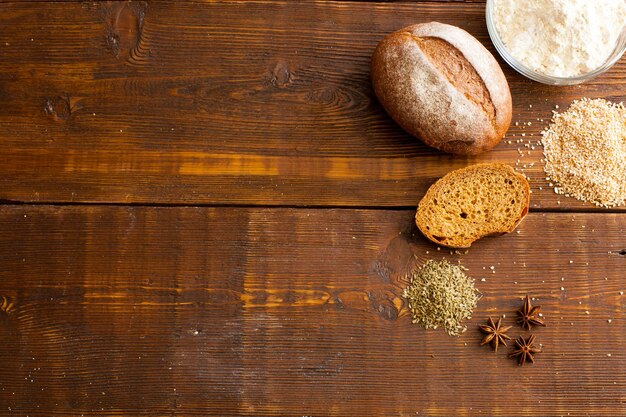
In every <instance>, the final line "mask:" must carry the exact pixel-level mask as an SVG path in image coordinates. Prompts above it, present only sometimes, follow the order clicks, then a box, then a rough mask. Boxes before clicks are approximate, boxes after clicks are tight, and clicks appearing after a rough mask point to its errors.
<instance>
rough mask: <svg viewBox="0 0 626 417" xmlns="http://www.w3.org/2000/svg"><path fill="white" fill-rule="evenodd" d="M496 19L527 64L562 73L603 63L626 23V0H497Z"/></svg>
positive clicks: (574, 72) (566, 74)
mask: <svg viewBox="0 0 626 417" xmlns="http://www.w3.org/2000/svg"><path fill="white" fill-rule="evenodd" d="M493 17H494V23H495V25H496V29H497V30H498V34H499V35H500V38H501V39H502V42H503V43H504V44H505V46H506V48H507V50H508V51H509V53H510V54H511V55H513V56H514V57H515V58H516V59H517V60H518V61H520V62H521V63H522V64H524V65H525V66H527V67H529V68H531V69H533V70H535V71H537V72H540V73H543V74H546V75H553V76H557V77H573V76H577V75H582V74H584V73H587V72H589V71H592V70H594V69H596V68H598V67H600V66H601V65H602V64H603V63H604V62H606V60H607V59H608V58H609V56H610V55H611V53H612V52H613V50H614V49H615V47H616V45H617V38H618V37H619V35H620V33H621V31H622V29H623V28H624V25H625V24H626V1H625V0H495V3H494V14H493Z"/></svg>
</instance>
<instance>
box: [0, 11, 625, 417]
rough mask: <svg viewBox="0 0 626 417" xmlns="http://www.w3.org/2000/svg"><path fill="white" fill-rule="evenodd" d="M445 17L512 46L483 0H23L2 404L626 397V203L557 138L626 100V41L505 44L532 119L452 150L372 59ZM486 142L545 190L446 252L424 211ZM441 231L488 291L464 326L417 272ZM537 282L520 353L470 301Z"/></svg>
mask: <svg viewBox="0 0 626 417" xmlns="http://www.w3.org/2000/svg"><path fill="white" fill-rule="evenodd" d="M430 20H438V21H442V22H446V23H451V24H454V25H458V26H460V27H462V28H464V29H466V30H468V31H469V32H470V33H472V34H474V35H475V36H476V37H477V38H478V39H479V40H481V41H482V42H483V43H484V44H485V45H486V46H487V47H488V48H489V49H490V50H491V51H492V52H494V53H495V51H494V49H493V46H492V44H491V42H490V41H489V38H488V35H487V32H486V26H485V19H484V3H481V2H462V1H457V2H444V1H440V2H435V1H433V2H413V3H411V2H404V3H391V2H389V3H374V2H365V1H360V2H340V1H302V2H293V1H261V0H260V1H249V2H244V1H221V2H207V1H197V2H195V3H191V2H172V1H155V2H132V3H127V2H119V3H115V2H73V1H65V2H53V1H40V2H28V1H9V2H6V1H5V2H2V3H1V4H0V105H1V109H2V111H1V112H0V140H1V146H0V161H1V163H0V199H2V205H1V206H0V259H1V266H2V268H1V270H0V306H1V311H0V336H1V337H2V343H1V344H0V365H1V366H0V415H2V416H30V417H34V416H45V417H49V416H174V415H175V416H209V415H211V416H252V415H256V416H453V415H458V416H477V415H486V416H522V415H523V416H561V415H563V416H567V415H571V416H580V415H589V416H619V415H626V353H625V350H624V347H625V343H624V338H625V337H626V315H625V314H624V308H625V307H626V296H622V294H623V293H622V292H623V291H626V279H625V272H624V270H625V269H626V256H625V255H626V238H625V231H626V213H625V212H624V208H623V207H622V208H618V209H614V210H600V209H597V208H595V207H593V206H591V205H589V204H582V203H580V202H578V201H575V200H573V199H570V198H566V197H563V196H557V195H556V194H555V193H554V192H553V190H552V188H551V187H550V186H549V184H548V181H546V179H545V174H544V173H543V164H542V163H541V159H542V150H541V147H540V146H538V145H537V142H538V141H539V139H540V135H539V132H540V131H541V130H542V129H543V128H544V127H545V126H546V125H547V123H548V120H549V118H550V116H551V112H552V110H554V109H555V106H556V105H559V106H561V108H564V107H566V106H567V105H568V104H569V103H570V102H571V101H572V100H573V99H576V98H580V97H583V96H586V97H605V98H608V99H610V100H614V101H621V100H622V99H624V97H625V95H626V81H625V77H626V61H625V60H622V62H621V63H619V64H618V65H617V66H616V67H614V68H613V69H612V70H611V71H609V72H608V73H607V74H605V75H603V76H601V77H600V78H598V79H596V80H593V81H591V82H589V83H587V84H585V85H584V86H575V87H562V88H556V87H547V86H543V85H540V84H537V83H533V82H531V81H528V80H526V79H524V78H522V77H521V76H519V75H517V74H516V73H515V72H513V71H512V70H511V69H510V68H509V67H508V66H506V65H505V64H504V63H503V62H502V61H501V63H502V65H503V69H504V71H505V73H506V76H507V78H508V80H509V82H510V85H511V89H512V94H513V98H514V125H513V126H512V128H511V130H510V132H509V133H508V134H507V137H506V139H505V141H503V142H502V143H501V144H500V145H499V146H498V147H497V148H496V149H495V150H493V151H492V152H489V153H487V154H484V155H481V156H479V157H475V158H461V157H453V156H450V155H445V154H442V153H439V152H437V151H434V150H432V149H430V148H428V147H426V146H424V145H423V144H421V143H419V142H418V141H416V140H415V139H414V138H412V137H410V136H409V135H407V134H406V133H404V132H403V131H402V130H401V129H400V128H399V127H398V126H397V125H396V124H395V123H393V121H392V120H391V119H390V118H389V117H388V116H387V115H386V114H385V112H384V111H383V110H382V108H381V106H380V105H379V103H378V102H377V100H376V99H375V97H374V95H373V93H372V88H371V85H370V81H369V60H370V56H371V53H372V51H373V49H374V47H375V45H376V43H377V42H378V41H379V40H380V39H381V38H382V37H383V36H384V35H385V34H387V33H389V32H391V31H393V30H395V29H398V28H401V27H403V26H405V25H408V24H412V23H416V22H424V21H430ZM479 161H503V162H506V163H509V164H511V165H514V166H516V167H517V168H518V169H519V170H520V171H522V172H525V173H526V174H527V175H528V177H529V178H530V180H531V185H532V189H533V194H532V204H531V213H530V214H529V215H528V217H527V218H526V220H525V221H524V222H523V223H522V225H521V226H520V228H519V232H517V233H513V234H510V235H507V236H504V237H500V238H491V239H484V240H482V241H480V242H478V243H476V244H475V245H474V246H473V247H472V249H471V250H470V251H469V252H468V253H467V254H451V253H450V252H449V251H447V250H444V249H443V248H441V249H439V248H437V247H436V246H434V245H432V244H430V243H428V242H427V241H426V240H425V239H424V238H423V237H422V236H421V235H420V234H419V233H418V232H417V230H416V227H415V225H414V223H413V215H414V210H415V207H416V205H417V202H418V201H419V199H420V198H421V197H422V195H423V194H424V192H425V190H426V189H427V188H428V187H429V186H430V185H431V184H432V183H433V182H434V181H435V180H436V179H437V178H439V177H440V176H442V175H444V174H445V173H447V172H449V171H450V170H452V169H454V168H459V167H463V166H466V165H468V164H470V163H474V162H479ZM442 257H446V258H448V259H451V260H453V261H455V262H456V261H457V260H461V261H462V263H463V264H464V265H465V266H466V267H467V268H469V274H470V275H471V276H473V277H474V278H475V279H476V283H477V286H478V287H479V289H480V290H481V291H482V293H483V298H482V300H481V301H480V302H479V305H478V308H477V309H476V311H475V314H474V317H473V318H472V319H471V320H469V322H468V325H469V331H468V332H467V333H465V334H464V335H462V336H461V337H458V338H452V337H449V336H447V335H446V334H445V333H444V332H442V331H425V330H423V329H421V328H419V327H418V326H415V325H412V324H411V320H410V317H409V316H408V314H407V308H406V303H405V301H404V300H403V299H402V297H401V292H402V288H403V286H404V285H405V283H406V280H405V278H404V277H405V274H406V273H407V272H408V271H409V270H411V269H412V268H415V267H416V266H417V265H419V264H420V263H421V262H423V261H424V260H426V259H430V258H434V259H440V258H442ZM526 294H530V295H531V296H533V297H536V298H537V300H536V303H538V304H540V305H541V306H542V310H543V311H544V313H545V317H546V320H547V323H548V326H547V327H546V328H541V329H539V330H537V331H536V332H535V334H536V335H537V338H538V342H539V343H541V344H542V346H543V350H544V352H543V353H542V354H540V355H539V356H538V358H537V363H536V364H535V365H531V366H526V367H523V368H519V367H517V366H516V364H515V362H514V361H513V360H511V359H507V358H506V353H507V351H506V350H500V352H499V353H497V354H495V353H493V352H491V351H490V350H489V349H488V348H487V347H480V346H479V342H480V340H481V335H480V334H479V332H478V331H477V325H478V324H480V323H482V322H484V320H485V319H486V317H487V316H498V315H506V318H505V319H504V321H505V323H507V324H512V323H513V321H514V312H515V310H516V309H517V308H518V307H519V306H520V303H521V301H520V300H521V297H523V296H524V295H526ZM511 334H512V335H514V336H517V335H518V334H526V333H524V332H521V330H519V329H513V330H512V333H511Z"/></svg>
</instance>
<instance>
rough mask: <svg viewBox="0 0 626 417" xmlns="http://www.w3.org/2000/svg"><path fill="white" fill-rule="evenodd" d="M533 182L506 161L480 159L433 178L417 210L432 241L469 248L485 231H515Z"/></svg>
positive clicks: (420, 223) (419, 222)
mask: <svg viewBox="0 0 626 417" xmlns="http://www.w3.org/2000/svg"><path fill="white" fill-rule="evenodd" d="M529 205H530V187H529V185H528V181H527V180H526V178H524V176H522V175H521V174H519V173H517V172H515V170H513V168H511V167H510V166H508V165H504V164H497V163H492V164H478V165H472V166H469V167H466V168H462V169H459V170H456V171H452V172H450V173H449V174H448V175H446V176H445V177H443V178H441V179H440V180H439V181H437V182H436V183H435V184H433V185H432V186H431V187H430V188H429V189H428V191H427V192H426V195H425V196H424V198H422V201H420V203H419V206H418V208H417V214H416V216H415V223H416V224H417V227H418V228H419V229H420V231H421V232H422V233H423V234H424V236H426V237H427V238H428V239H430V240H432V241H433V242H435V243H437V244H439V245H443V246H448V247H452V248H468V247H470V245H471V244H472V243H473V242H474V241H476V240H478V239H480V238H481V237H483V236H488V235H500V234H504V233H510V232H512V231H513V230H514V229H515V227H517V225H518V224H519V223H520V222H521V221H522V219H523V218H524V216H526V214H527V213H528V207H529Z"/></svg>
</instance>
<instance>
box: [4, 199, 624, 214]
mask: <svg viewBox="0 0 626 417" xmlns="http://www.w3.org/2000/svg"><path fill="white" fill-rule="evenodd" d="M8 206H15V207H24V206H51V207H66V206H76V207H80V206H103V207H146V208H150V207H154V208H194V207H205V208H210V207H215V208H241V209H308V210H372V211H406V210H416V209H417V204H416V205H414V206H367V205H362V206H347V205H310V204H301V205H300V204H274V205H273V204H234V203H196V204H190V203H114V202H110V203H103V202H89V201H85V202H80V201H79V202H76V201H74V202H63V201H14V200H2V201H0V207H8ZM529 213H536V214H540V213H553V214H569V213H575V214H626V212H625V211H624V210H623V209H619V208H609V209H602V210H599V209H593V208H589V209H587V208H569V209H565V210H561V209H556V208H530V209H529Z"/></svg>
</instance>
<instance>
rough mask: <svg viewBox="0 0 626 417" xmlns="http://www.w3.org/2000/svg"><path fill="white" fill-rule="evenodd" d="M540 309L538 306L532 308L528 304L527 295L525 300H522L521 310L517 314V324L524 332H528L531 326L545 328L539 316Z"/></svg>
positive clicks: (528, 298)
mask: <svg viewBox="0 0 626 417" xmlns="http://www.w3.org/2000/svg"><path fill="white" fill-rule="evenodd" d="M540 308H541V307H540V306H535V307H533V306H532V305H531V304H530V297H529V296H528V295H527V296H526V300H524V305H522V308H520V309H519V311H518V312H517V315H518V316H519V317H518V319H517V323H518V324H519V325H520V326H522V327H523V328H525V329H526V330H530V329H531V328H532V327H533V326H544V327H545V325H546V323H545V322H544V321H543V318H541V316H539V309H540Z"/></svg>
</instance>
